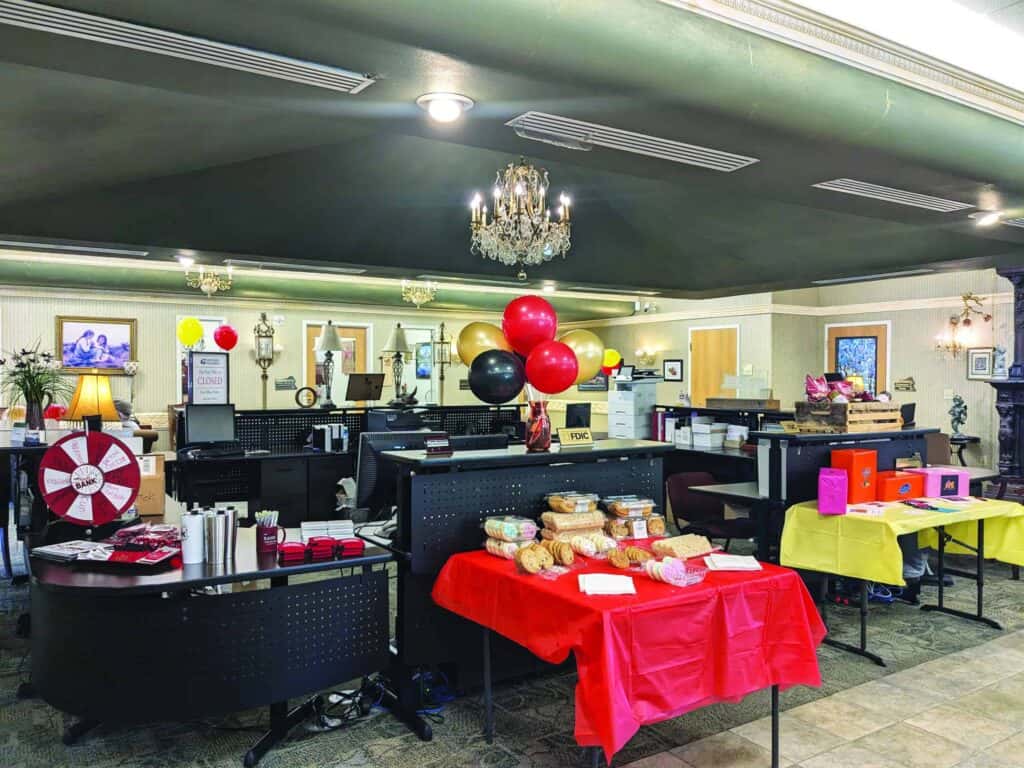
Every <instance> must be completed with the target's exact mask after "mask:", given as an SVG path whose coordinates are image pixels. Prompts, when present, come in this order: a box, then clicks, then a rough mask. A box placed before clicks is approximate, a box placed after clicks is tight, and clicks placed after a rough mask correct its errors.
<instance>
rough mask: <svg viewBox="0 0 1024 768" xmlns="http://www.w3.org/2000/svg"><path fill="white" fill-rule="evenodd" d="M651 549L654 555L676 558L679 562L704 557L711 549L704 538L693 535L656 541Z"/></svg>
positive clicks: (688, 534)
mask: <svg viewBox="0 0 1024 768" xmlns="http://www.w3.org/2000/svg"><path fill="white" fill-rule="evenodd" d="M651 548H652V549H653V550H654V551H655V553H656V554H659V555H669V556H671V557H678V558H679V559H680V560H686V559H687V558H690V557H697V556H699V555H706V554H708V553H709V552H711V549H712V548H711V542H710V541H709V540H708V538H707V537H706V536H698V535H696V534H694V533H687V534H684V535H682V536H672V537H671V538H668V539H658V540H657V541H655V542H654V543H653V544H651Z"/></svg>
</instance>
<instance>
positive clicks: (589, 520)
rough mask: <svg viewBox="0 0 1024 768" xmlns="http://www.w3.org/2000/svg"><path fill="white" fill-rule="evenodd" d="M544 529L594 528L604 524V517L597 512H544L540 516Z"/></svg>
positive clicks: (570, 529)
mask: <svg viewBox="0 0 1024 768" xmlns="http://www.w3.org/2000/svg"><path fill="white" fill-rule="evenodd" d="M540 519H541V522H543V523H544V527H545V528H547V529H548V530H552V531H574V530H580V529H582V528H594V527H595V526H599V525H601V524H602V523H604V515H603V514H602V513H601V512H598V511H597V510H594V511H593V512H573V513H570V514H565V513H561V512H545V513H544V514H542V515H541V516H540Z"/></svg>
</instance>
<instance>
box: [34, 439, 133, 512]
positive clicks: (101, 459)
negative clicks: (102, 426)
mask: <svg viewBox="0 0 1024 768" xmlns="http://www.w3.org/2000/svg"><path fill="white" fill-rule="evenodd" d="M139 481H140V474H139V462H138V461H137V460H136V459H135V456H134V455H133V453H132V450H131V449H130V448H129V447H128V446H127V445H125V444H124V443H122V442H121V441H120V440H118V439H117V438H115V437H112V436H111V435H108V434H106V433H105V432H74V433H72V434H70V435H67V436H65V437H62V438H61V439H60V440H58V441H57V442H56V443H54V444H53V446H52V447H51V448H50V449H49V450H47V451H46V453H44V454H43V458H42V461H41V462H40V464H39V489H40V491H42V494H43V500H44V501H45V502H46V505H47V506H48V507H49V508H50V509H51V510H53V512H54V514H56V515H57V516H58V517H61V518H63V519H64V520H66V521H68V522H69V523H75V524H76V525H81V526H84V527H92V526H97V525H103V524H104V523H109V522H111V521H112V520H114V519H115V518H117V517H120V515H121V513H122V512H124V511H125V510H126V509H128V507H130V506H131V505H132V502H134V501H135V497H136V496H138V494H139Z"/></svg>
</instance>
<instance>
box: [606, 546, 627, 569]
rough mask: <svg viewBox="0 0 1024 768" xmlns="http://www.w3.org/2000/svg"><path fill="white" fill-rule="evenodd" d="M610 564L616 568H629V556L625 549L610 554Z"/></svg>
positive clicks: (615, 550)
mask: <svg viewBox="0 0 1024 768" xmlns="http://www.w3.org/2000/svg"><path fill="white" fill-rule="evenodd" d="M608 562H609V563H611V564H612V565H613V566H615V567H616V568H629V555H627V554H626V550H624V549H612V550H610V551H609V552H608Z"/></svg>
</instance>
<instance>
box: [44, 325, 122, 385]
mask: <svg viewBox="0 0 1024 768" xmlns="http://www.w3.org/2000/svg"><path fill="white" fill-rule="evenodd" d="M56 335H57V338H56V344H55V346H56V348H57V354H59V355H60V362H61V367H62V369H63V371H64V373H88V372H89V371H91V370H92V369H93V368H96V369H99V370H101V371H102V372H103V373H107V374H112V375H115V376H120V375H122V374H124V365H125V363H127V362H128V361H129V360H134V359H135V355H136V354H137V351H136V347H135V319H134V318H122V317H67V316H63V315H61V316H58V317H57V333H56Z"/></svg>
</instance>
